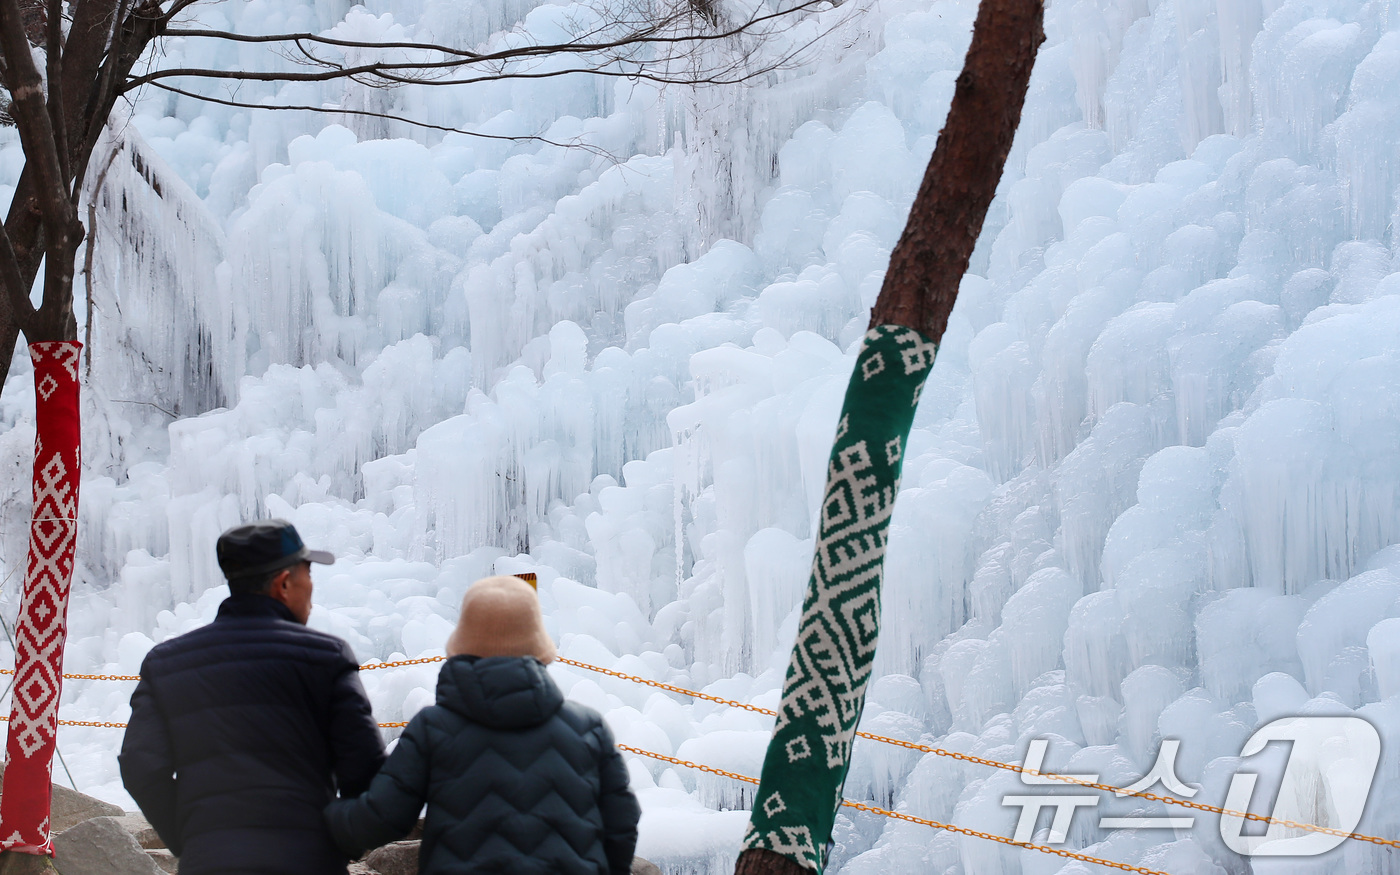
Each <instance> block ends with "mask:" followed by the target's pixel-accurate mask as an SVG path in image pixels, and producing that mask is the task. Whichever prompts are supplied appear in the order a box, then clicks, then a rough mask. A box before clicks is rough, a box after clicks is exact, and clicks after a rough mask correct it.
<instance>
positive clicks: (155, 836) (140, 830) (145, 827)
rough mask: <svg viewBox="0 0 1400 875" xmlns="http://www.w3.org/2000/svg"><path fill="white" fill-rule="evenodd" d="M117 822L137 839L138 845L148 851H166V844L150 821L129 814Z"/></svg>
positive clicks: (119, 818) (137, 815)
mask: <svg viewBox="0 0 1400 875" xmlns="http://www.w3.org/2000/svg"><path fill="white" fill-rule="evenodd" d="M117 820H118V821H119V822H120V823H121V825H122V827H123V828H124V829H125V830H126V831H127V832H129V833H131V834H132V836H134V837H135V839H136V843H137V844H138V845H140V846H141V847H143V848H145V849H146V850H148V851H149V850H152V849H161V850H164V849H165V842H164V841H162V840H161V838H160V833H158V832H156V828H155V827H153V826H151V823H150V821H148V820H146V818H144V817H142V816H141V815H139V814H132V813H127V814H124V815H122V816H121V817H118V818H117Z"/></svg>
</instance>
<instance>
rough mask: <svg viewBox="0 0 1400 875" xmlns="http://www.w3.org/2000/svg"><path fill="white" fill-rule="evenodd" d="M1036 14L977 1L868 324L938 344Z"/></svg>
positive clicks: (1039, 8) (1024, 68)
mask: <svg viewBox="0 0 1400 875" xmlns="http://www.w3.org/2000/svg"><path fill="white" fill-rule="evenodd" d="M1044 11H1045V7H1044V5H1043V3H1042V0H982V5H981V8H979V9H978V11H977V23H976V24H975V25H974V26H973V30H972V45H971V46H970V47H969V48H968V50H967V60H966V61H964V63H963V71H962V74H961V75H960V76H958V82H957V88H956V90H955V91H954V92H953V105H952V107H951V108H950V109H949V110H948V120H947V121H946V122H945V123H944V126H943V131H942V133H940V134H939V135H938V146H937V148H935V149H934V151H933V158H932V159H931V160H930V161H929V164H928V170H926V171H925V172H924V181H923V184H922V185H920V186H919V194H918V196H917V197H916V198H915V199H914V206H913V207H912V208H911V209H910V211H909V222H908V224H907V225H905V226H904V234H903V235H902V236H900V238H899V243H898V244H896V245H895V247H894V252H892V253H891V254H890V266H889V270H888V271H887V272H886V273H885V282H884V285H883V286H882V287H881V289H880V297H879V298H878V299H877V300H876V301H875V308H874V309H873V310H872V311H871V313H870V324H871V326H872V327H873V326H876V325H905V326H908V327H910V328H914V329H917V330H918V331H920V332H922V333H923V334H924V335H926V336H927V337H929V338H930V339H932V340H934V341H941V340H942V339H943V331H944V329H945V328H947V327H948V315H949V314H950V313H952V312H953V302H954V301H956V300H957V297H958V284H959V283H960V282H961V281H962V277H963V273H964V272H966V270H967V264H968V261H969V259H971V258H972V248H973V247H974V246H975V245H976V244H977V236H978V235H979V234H980V233H981V232H982V221H983V220H984V219H985V218H986V216H987V207H989V206H990V205H991V203H992V196H993V195H995V194H996V190H997V184H998V183H999V182H1000V181H1001V171H1002V168H1003V167H1004V166H1005V164H1006V155H1007V153H1008V152H1010V151H1011V141H1012V140H1013V139H1014V138H1015V136H1016V126H1017V125H1018V124H1019V123H1020V121H1021V107H1022V106H1024V105H1025V102H1026V89H1027V86H1028V85H1029V83H1030V78H1031V68H1032V67H1033V66H1034V65H1035V54H1036V50H1037V49H1038V48H1040V44H1041V43H1042V42H1044V41H1045V31H1044V29H1043V27H1042V18H1043V15H1044Z"/></svg>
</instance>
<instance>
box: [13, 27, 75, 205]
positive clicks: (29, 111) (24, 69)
mask: <svg viewBox="0 0 1400 875" xmlns="http://www.w3.org/2000/svg"><path fill="white" fill-rule="evenodd" d="M0 52H3V53H4V55H5V74H6V75H5V85H6V87H7V88H8V89H9V91H10V99H11V103H10V113H11V115H12V116H13V117H14V119H15V123H16V125H18V127H19V138H20V144H21V145H22V146H23V148H24V156H25V164H26V165H28V164H29V162H31V161H32V162H34V168H35V171H36V173H37V174H38V182H39V184H40V186H41V188H42V189H43V190H45V191H46V192H53V191H65V190H66V186H65V185H64V179H63V171H62V164H61V163H60V161H59V158H58V150H57V148H55V146H56V141H55V139H54V130H53V125H52V123H51V122H50V120H49V113H48V107H47V106H46V105H45V101H44V83H43V79H41V78H40V76H39V70H38V68H37V67H35V66H34V58H33V57H32V56H31V55H30V54H29V40H28V39H27V38H26V37H25V33H24V21H23V18H22V17H21V15H20V10H19V3H18V2H17V0H0ZM39 208H40V209H41V210H43V211H44V214H45V218H46V219H49V220H51V221H54V222H59V221H61V219H62V214H61V212H56V209H57V205H55V204H54V203H53V202H52V199H51V198H46V197H41V198H40V199H39Z"/></svg>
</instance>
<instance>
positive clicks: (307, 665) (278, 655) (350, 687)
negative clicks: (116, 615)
mask: <svg viewBox="0 0 1400 875" xmlns="http://www.w3.org/2000/svg"><path fill="white" fill-rule="evenodd" d="M120 761H121V773H122V782H123V783H124V784H125V785H126V789H127V792H129V793H130V794H131V796H132V798H133V799H135V800H136V803H137V805H139V806H141V811H142V813H144V814H145V815H146V818H147V819H148V820H150V822H151V825H152V826H154V827H155V828H156V831H157V832H158V833H160V837H161V838H162V839H164V840H165V843H166V845H167V846H168V847H169V848H170V850H171V851H173V852H174V853H175V854H176V855H178V856H179V858H180V873H181V875H214V873H227V875H235V873H236V875H251V873H257V875H345V863H346V857H345V855H344V854H342V853H341V852H340V850H339V849H338V848H337V847H336V846H335V842H334V841H333V840H332V839H331V835H330V832H329V830H327V829H326V826H325V820H324V818H323V816H322V810H323V809H324V808H325V806H326V803H327V802H329V801H330V800H331V799H333V798H334V797H335V794H336V790H337V788H338V789H339V790H340V792H342V793H345V794H346V795H354V794H357V793H360V792H362V791H363V790H364V789H365V788H366V787H368V786H369V782H370V779H371V778H372V777H373V776H374V774H375V772H376V771H378V769H379V767H380V765H381V764H382V763H383V762H384V743H383V741H382V740H381V739H380V737H379V728H378V726H376V725H375V722H374V715H373V714H372V713H371V711H370V705H369V700H368V699H366V698H365V691H364V687H363V686H362V685H361V684H360V678H359V665H358V664H357V663H356V661H355V655H354V653H353V652H351V650H350V647H349V645H347V644H346V643H345V642H344V641H341V640H340V639H339V638H336V637H334V636H331V635H327V634H325V633H324V632H317V631H315V630H313V629H308V628H306V627H305V626H303V625H301V624H300V623H297V622H296V621H295V620H294V619H293V618H292V612H291V611H289V610H287V608H286V606H284V605H282V604H281V603H280V602H277V601H275V600H273V599H271V598H268V597H267V596H263V595H236V596H233V597H231V598H229V599H226V600H225V601H224V602H223V604H221V605H220V606H219V615H218V618H217V619H215V620H214V622H212V623H210V624H209V625H207V626H205V627H203V628H201V629H196V630H194V631H193V632H190V633H188V634H185V635H181V636H179V637H178V638H173V639H171V640H169V641H166V642H164V643H162V644H158V645H156V646H155V647H154V648H152V649H151V652H150V653H149V654H147V655H146V660H145V662H143V663H142V665H141V683H140V684H138V685H137V687H136V692H135V693H134V694H133V695H132V697H131V722H130V725H129V726H128V728H127V730H126V737H125V738H124V739H123V741H122V751H121V757H120Z"/></svg>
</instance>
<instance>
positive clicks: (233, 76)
mask: <svg viewBox="0 0 1400 875" xmlns="http://www.w3.org/2000/svg"><path fill="white" fill-rule="evenodd" d="M829 5H831V0H803V2H802V3H799V4H798V5H796V6H793V7H791V8H790V9H786V10H783V11H781V12H771V13H768V14H765V15H760V16H756V17H754V18H750V19H747V20H746V21H745V22H743V23H742V24H739V25H736V26H733V27H731V28H729V29H728V30H724V31H719V32H716V33H691V34H684V35H678V36H652V35H650V34H654V33H657V32H658V31H659V30H661V29H662V26H661V25H656V26H651V27H648V28H645V29H642V30H638V31H633V32H631V33H629V34H627V35H625V36H622V37H618V38H615V39H611V40H606V41H601V42H577V41H576V42H571V43H558V44H552V45H528V46H518V47H516V48H511V49H502V50H500V51H496V52H491V53H486V54H473V53H467V52H464V51H463V50H460V49H452V48H448V47H444V46H436V45H430V44H426V43H424V44H418V43H353V44H352V43H350V41H348V40H335V41H332V40H331V39H330V38H327V37H316V36H315V35H314V34H279V35H274V36H267V37H247V36H245V35H242V34H234V33H227V32H223V31H185V30H178V29H172V30H170V31H167V33H168V34H169V35H172V36H173V35H180V34H183V35H187V36H202V37H212V38H220V39H230V40H236V41H246V42H293V43H299V42H300V41H307V42H325V43H327V44H330V45H350V46H351V47H355V48H367V49H385V48H418V49H425V50H432V51H441V52H443V53H445V54H449V55H452V56H453V57H451V58H449V59H448V60H443V61H403V62H385V61H376V62H374V63H370V64H360V65H358V66H354V67H344V66H341V65H339V64H337V63H335V62H334V61H330V60H325V59H317V60H318V63H320V64H322V65H323V66H327V67H329V68H330V69H328V70H324V71H321V72H316V73H305V72H275V71H269V72H257V71H225V70H211V69H205V68H195V67H177V68H173V69H169V70H156V71H154V72H151V73H147V74H145V75H144V76H138V77H136V78H134V79H132V80H130V81H129V82H127V83H126V85H125V86H123V90H124V91H129V90H131V89H133V88H139V87H140V86H141V85H144V84H146V83H148V82H154V81H156V80H158V79H168V78H173V77H191V78H204V79H224V80H238V81H252V82H324V81H329V80H333V79H345V78H355V77H357V76H367V75H368V76H379V77H381V78H384V79H388V80H390V81H394V82H410V83H413V84H417V83H427V84H467V83H474V82H480V81H484V78H491V79H501V78H540V77H538V76H529V75H525V74H515V73H504V72H502V73H498V74H495V75H493V76H491V77H484V78H472V79H465V80H451V81H446V82H441V83H438V82H432V81H431V80H426V79H418V78H413V79H408V78H405V77H395V76H392V75H390V74H392V73H393V71H396V70H414V71H426V70H452V69H458V68H461V67H464V66H468V65H470V64H496V63H506V62H509V61H516V60H521V59H525V58H536V57H543V56H546V55H565V54H573V55H584V54H598V53H604V52H608V51H613V50H617V49H622V48H631V47H634V46H639V45H678V44H681V43H703V42H713V41H717V40H728V39H733V38H734V37H737V36H740V35H743V34H746V33H751V32H752V31H753V30H754V29H755V28H756V27H758V26H759V25H761V24H764V23H766V22H768V21H772V20H775V19H778V18H788V17H791V16H793V15H796V14H797V13H800V12H803V11H806V10H809V9H812V8H815V7H818V6H829ZM828 32H829V29H828ZM612 60H618V59H612ZM605 63H608V62H605ZM634 63H640V62H634ZM565 72H589V73H600V74H603V75H608V74H607V73H605V72H604V71H602V70H600V69H598V68H589V69H587V70H581V71H580V70H569V71H565ZM761 72H765V71H762V70H761V71H756V72H755V74H751V75H756V74H757V73H761ZM611 75H615V76H627V77H631V76H633V75H634V74H621V73H613V74H611ZM641 78H651V79H652V81H657V82H664V83H667V84H694V83H696V82H702V81H703V82H712V81H713V80H712V79H710V78H709V77H692V78H690V79H688V80H682V79H680V78H679V77H677V78H669V77H663V78H654V77H651V76H646V77H641ZM735 81H741V80H735ZM716 84H731V83H729V82H720V83H716Z"/></svg>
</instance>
